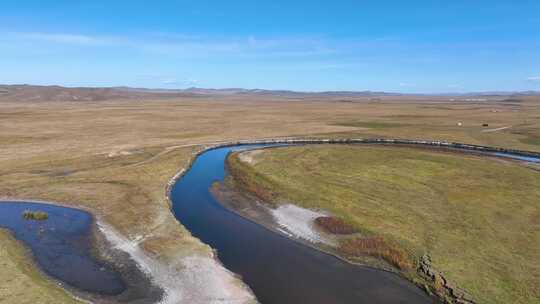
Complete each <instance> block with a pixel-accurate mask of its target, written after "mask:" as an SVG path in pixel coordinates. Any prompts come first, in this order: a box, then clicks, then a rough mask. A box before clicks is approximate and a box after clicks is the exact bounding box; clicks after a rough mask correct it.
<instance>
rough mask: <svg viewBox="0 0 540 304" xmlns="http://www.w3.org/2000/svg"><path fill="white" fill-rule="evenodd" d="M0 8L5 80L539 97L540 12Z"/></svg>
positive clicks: (61, 2)
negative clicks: (536, 93) (520, 93)
mask: <svg viewBox="0 0 540 304" xmlns="http://www.w3.org/2000/svg"><path fill="white" fill-rule="evenodd" d="M153 2H154V3H151V2H150V1H137V0H131V1H98V0H95V1H77V0H57V1H37V0H36V1H32V0H27V1H11V0H4V1H2V4H1V7H0V83H9V84H13V83H30V84H59V85H66V86H121V85H126V86H135V87H160V88H185V87H190V86H197V87H208V88H210V87H212V88H225V87H244V88H264V89H291V90H303V91H324V90H378V91H394V92H396V91H400V92H424V93H431V92H434V93H442V92H466V91H492V90H540V1H537V0H534V1H527V0H513V1H497V0H492V1H483V0H465V1H462V0H456V1H437V0H432V1H415V0H410V1H384V0H378V1H361V0H356V1H340V0H333V1H314V0H311V1H303V0H299V1H282V0H274V1H253V0H252V1H205V0H202V1H153Z"/></svg>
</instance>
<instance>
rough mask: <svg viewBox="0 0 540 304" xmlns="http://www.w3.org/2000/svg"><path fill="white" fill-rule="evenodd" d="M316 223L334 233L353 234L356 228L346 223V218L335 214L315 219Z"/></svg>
mask: <svg viewBox="0 0 540 304" xmlns="http://www.w3.org/2000/svg"><path fill="white" fill-rule="evenodd" d="M315 223H316V224H317V225H319V226H320V227H321V228H323V229H324V230H325V231H327V232H330V233H333V234H353V233H355V232H356V229H355V228H354V227H353V226H351V225H349V224H347V223H345V221H344V220H342V219H340V218H337V217H333V216H321V217H318V218H316V219H315Z"/></svg>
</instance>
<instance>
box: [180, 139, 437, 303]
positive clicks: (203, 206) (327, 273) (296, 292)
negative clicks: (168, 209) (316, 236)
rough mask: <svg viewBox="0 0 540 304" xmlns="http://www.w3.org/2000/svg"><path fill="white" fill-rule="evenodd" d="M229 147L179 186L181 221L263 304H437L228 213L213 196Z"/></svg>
mask: <svg viewBox="0 0 540 304" xmlns="http://www.w3.org/2000/svg"><path fill="white" fill-rule="evenodd" d="M254 147H257V146H251V147H250V146H242V147H224V148H218V149H215V150H209V151H207V152H205V153H203V154H201V155H200V156H199V157H198V158H197V159H196V160H195V162H194V163H193V166H192V167H191V169H190V170H189V171H188V172H187V173H186V174H185V175H184V176H183V177H182V178H181V179H180V180H179V181H178V182H177V183H176V184H175V185H174V186H173V188H172V191H171V200H172V202H173V211H174V214H175V216H176V218H177V219H178V220H179V221H180V222H181V223H182V224H183V225H184V226H185V227H187V229H189V230H190V231H191V233H192V234H193V235H194V236H196V237H198V238H199V239H201V240H202V241H203V242H204V243H206V244H208V245H210V246H211V247H212V248H214V249H216V250H217V252H218V257H219V259H220V261H221V262H222V263H223V264H224V265H225V267H227V268H228V269H229V270H231V271H233V272H235V273H237V274H239V275H240V276H241V277H242V279H243V281H244V282H245V283H246V284H248V285H249V287H250V288H251V289H252V290H253V292H254V293H255V295H256V297H257V299H258V300H259V301H260V302H261V303H262V304H274V303H275V304H287V303H310V304H338V303H355V304H359V303H370V304H371V303H420V304H421V303H426V304H427V303H433V299H432V298H430V297H428V296H427V295H426V294H425V293H424V292H423V291H421V290H420V289H419V288H418V287H416V286H414V285H413V284H412V283H410V282H408V281H406V280H405V279H403V278H401V277H399V276H398V275H396V274H393V273H389V272H386V271H382V270H377V269H373V268H369V267H362V266H355V265H352V264H349V263H346V262H344V261H342V260H340V259H338V258H336V257H334V256H331V255H328V254H325V253H322V252H320V251H318V250H315V249H313V248H311V247H308V246H306V245H303V244H301V243H299V242H296V241H294V240H291V239H289V238H287V237H285V236H282V235H280V234H277V233H274V232H272V231H270V230H268V229H266V228H264V227H262V226H260V225H258V224H256V223H253V222H251V221H249V220H247V219H244V218H243V217H241V216H239V215H237V214H236V213H233V212H231V211H229V210H227V209H226V208H224V207H223V206H222V205H221V204H220V203H218V202H217V201H216V200H215V199H214V197H213V196H212V194H211V193H210V191H209V188H210V186H211V185H212V183H213V182H215V181H223V179H224V177H225V174H226V172H225V164H224V162H225V159H226V157H227V155H228V153H229V152H231V151H234V150H239V149H240V150H243V149H249V148H254Z"/></svg>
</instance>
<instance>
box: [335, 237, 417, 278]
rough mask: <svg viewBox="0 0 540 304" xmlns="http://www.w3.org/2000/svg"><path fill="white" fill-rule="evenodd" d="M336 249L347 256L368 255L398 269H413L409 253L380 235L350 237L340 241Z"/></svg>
mask: <svg viewBox="0 0 540 304" xmlns="http://www.w3.org/2000/svg"><path fill="white" fill-rule="evenodd" d="M338 250H339V251H340V252H341V253H343V254H345V255H346V256H349V257H358V256H363V255H369V256H374V257H378V258H381V259H383V260H385V261H386V262H388V263H390V264H391V265H393V266H395V267H397V268H399V269H400V270H410V269H413V265H414V263H413V262H412V261H411V258H410V256H409V254H408V253H407V252H406V251H405V250H403V249H401V248H399V247H397V246H393V245H391V244H389V243H388V242H386V241H385V240H384V239H383V238H382V237H367V238H360V237H358V238H352V239H347V240H344V241H342V242H341V244H340V245H339V248H338Z"/></svg>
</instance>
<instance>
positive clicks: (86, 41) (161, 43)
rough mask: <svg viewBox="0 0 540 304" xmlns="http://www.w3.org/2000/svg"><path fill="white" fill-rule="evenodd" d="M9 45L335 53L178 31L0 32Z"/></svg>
mask: <svg viewBox="0 0 540 304" xmlns="http://www.w3.org/2000/svg"><path fill="white" fill-rule="evenodd" d="M0 35H2V36H3V37H4V38H7V39H8V40H9V41H10V43H11V44H12V45H17V43H20V42H23V43H24V42H31V43H33V44H34V45H37V46H39V47H42V48H46V47H47V46H48V45H74V46H85V47H112V46H114V47H125V48H131V49H136V50H142V51H145V52H149V53H154V54H161V55H180V56H182V55H189V56H206V55H210V54H219V55H222V54H228V55H236V56H244V57H246V56H247V57H302V56H318V55H324V54H331V53H335V52H336V50H335V49H334V48H332V47H330V44H332V43H331V42H330V41H325V40H323V39H319V38H311V37H277V38H276V37H263V38H258V37H254V36H248V37H232V38H228V37H227V38H223V37H201V36H192V35H184V34H181V33H144V34H140V35H136V36H135V35H129V36H127V35H124V36H123V35H118V36H107V35H90V34H82V33H69V32H5V31H4V32H2V31H0Z"/></svg>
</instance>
